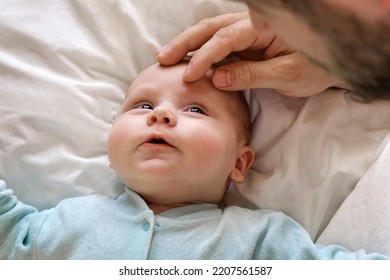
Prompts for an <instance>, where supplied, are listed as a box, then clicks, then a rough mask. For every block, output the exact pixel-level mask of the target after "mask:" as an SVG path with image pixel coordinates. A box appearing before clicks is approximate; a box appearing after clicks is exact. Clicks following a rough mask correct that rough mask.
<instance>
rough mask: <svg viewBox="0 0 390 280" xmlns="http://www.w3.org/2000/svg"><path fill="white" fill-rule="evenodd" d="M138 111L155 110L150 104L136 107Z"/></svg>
mask: <svg viewBox="0 0 390 280" xmlns="http://www.w3.org/2000/svg"><path fill="white" fill-rule="evenodd" d="M136 108H137V109H145V110H153V106H152V105H150V104H149V103H140V104H139V105H137V106H136Z"/></svg>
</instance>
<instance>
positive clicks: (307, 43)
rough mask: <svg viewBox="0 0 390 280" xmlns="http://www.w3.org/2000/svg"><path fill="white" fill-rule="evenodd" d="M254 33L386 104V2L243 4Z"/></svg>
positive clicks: (389, 69)
mask: <svg viewBox="0 0 390 280" xmlns="http://www.w3.org/2000/svg"><path fill="white" fill-rule="evenodd" d="M247 2H248V4H249V8H250V14H251V18H252V22H253V25H254V27H255V28H256V29H257V30H258V31H259V32H261V27H262V26H263V24H264V20H266V21H267V22H268V23H269V24H270V25H271V26H272V28H273V29H274V30H275V32H276V33H277V35H278V36H280V37H281V38H282V40H283V41H284V42H285V43H286V44H288V45H289V46H290V47H292V48H293V49H296V50H298V51H301V52H302V53H304V54H305V55H306V56H307V57H308V58H309V59H310V60H311V61H313V62H314V63H315V64H317V65H319V66H321V67H322V68H324V69H326V70H327V71H329V72H331V73H333V74H335V75H336V76H339V77H341V78H343V79H344V80H346V81H347V82H349V83H350V84H351V85H352V86H353V87H354V88H355V90H356V91H357V92H358V93H360V94H362V95H372V96H374V97H376V96H382V97H383V96H384V95H387V98H390V77H389V73H390V40H389V36H388V34H390V17H389V10H390V9H389V8H388V7H387V10H386V4H383V3H384V2H385V1H382V2H383V3H382V2H381V3H382V5H384V6H380V5H381V4H380V1H369V0H363V1H359V4H356V2H354V1H352V2H354V3H352V2H351V0H341V1H336V0H322V1H308V0H306V1H304V0H301V1H299V0H297V1H284V0H278V1H261V0H257V1H247Z"/></svg>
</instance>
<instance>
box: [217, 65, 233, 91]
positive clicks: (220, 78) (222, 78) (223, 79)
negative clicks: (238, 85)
mask: <svg viewBox="0 0 390 280" xmlns="http://www.w3.org/2000/svg"><path fill="white" fill-rule="evenodd" d="M213 84H214V86H216V87H218V88H224V87H229V86H231V85H232V77H231V76H230V71H229V70H228V69H217V70H215V72H214V74H213Z"/></svg>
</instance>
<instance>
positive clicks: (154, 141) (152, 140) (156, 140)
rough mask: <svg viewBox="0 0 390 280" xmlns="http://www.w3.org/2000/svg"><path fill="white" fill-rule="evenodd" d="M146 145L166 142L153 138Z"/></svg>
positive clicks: (165, 142)
mask: <svg viewBox="0 0 390 280" xmlns="http://www.w3.org/2000/svg"><path fill="white" fill-rule="evenodd" d="M148 143H151V144H168V143H167V141H165V140H164V139H159V138H153V139H151V140H150V141H149V142H148Z"/></svg>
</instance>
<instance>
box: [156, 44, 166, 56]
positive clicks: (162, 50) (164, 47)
mask: <svg viewBox="0 0 390 280" xmlns="http://www.w3.org/2000/svg"><path fill="white" fill-rule="evenodd" d="M168 49H169V45H165V46H162V47H161V48H159V49H158V50H157V52H156V55H160V54H163V53H165V52H166V51H167V50H168Z"/></svg>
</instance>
